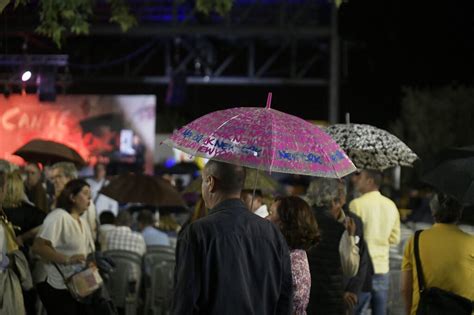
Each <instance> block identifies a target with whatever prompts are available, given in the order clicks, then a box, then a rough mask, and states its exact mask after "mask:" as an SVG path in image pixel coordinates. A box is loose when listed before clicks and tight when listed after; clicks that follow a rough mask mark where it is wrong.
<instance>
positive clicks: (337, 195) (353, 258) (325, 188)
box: [306, 178, 360, 315]
mask: <svg viewBox="0 0 474 315" xmlns="http://www.w3.org/2000/svg"><path fill="white" fill-rule="evenodd" d="M306 198H307V200H308V201H309V203H310V205H312V207H313V213H314V215H315V217H316V220H317V221H318V226H319V229H320V231H321V234H322V239H321V243H320V244H319V245H318V246H317V247H316V248H312V249H311V250H309V251H308V261H309V267H310V271H311V287H312V289H311V295H310V300H309V305H308V313H317V314H327V315H331V314H344V313H345V300H344V291H345V283H344V279H345V278H350V277H353V276H355V275H356V274H357V271H358V270H359V261H360V257H359V248H358V246H357V244H356V243H357V239H356V238H355V230H356V227H355V223H354V221H353V220H352V219H351V218H346V217H345V215H344V212H343V211H342V207H343V205H344V203H345V194H344V191H343V190H341V182H340V180H338V179H332V178H315V179H314V180H313V181H312V182H311V183H310V185H309V187H308V191H307V196H306ZM354 302H356V301H354ZM354 304H355V303H354Z"/></svg>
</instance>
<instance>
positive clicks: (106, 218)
mask: <svg viewBox="0 0 474 315" xmlns="http://www.w3.org/2000/svg"><path fill="white" fill-rule="evenodd" d="M99 221H100V224H115V215H114V213H113V212H112V211H102V213H101V214H100V216H99Z"/></svg>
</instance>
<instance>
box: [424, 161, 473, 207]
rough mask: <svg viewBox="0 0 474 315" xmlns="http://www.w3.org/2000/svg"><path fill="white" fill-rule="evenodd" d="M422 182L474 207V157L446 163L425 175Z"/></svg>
mask: <svg viewBox="0 0 474 315" xmlns="http://www.w3.org/2000/svg"><path fill="white" fill-rule="evenodd" d="M422 181H424V182H425V183H427V184H430V185H432V186H434V187H435V188H436V189H438V190H439V191H441V192H444V193H447V194H450V195H452V196H454V197H456V199H458V201H460V202H461V203H463V204H464V205H474V157H470V158H464V159H453V160H447V161H444V162H442V163H440V164H439V165H438V166H436V167H435V168H434V169H432V170H431V171H429V172H427V173H426V174H425V175H423V177H422Z"/></svg>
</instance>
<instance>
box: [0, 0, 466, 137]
mask: <svg viewBox="0 0 474 315" xmlns="http://www.w3.org/2000/svg"><path fill="white" fill-rule="evenodd" d="M9 23H11V22H9ZM339 23H340V27H339V31H340V35H341V38H342V43H341V48H342V52H341V54H342V60H343V65H342V77H341V89H340V120H341V121H343V117H344V113H345V112H350V113H351V121H353V122H359V123H369V124H373V125H376V126H379V127H384V128H387V127H388V126H389V124H390V123H391V122H393V121H394V120H396V119H397V118H398V116H399V115H400V103H401V98H402V87H405V86H414V87H418V88H423V87H437V86H443V85H448V84H464V85H468V86H470V85H472V83H473V73H474V71H473V70H474V69H473V68H474V1H443V2H441V1H419V0H412V1H408V0H402V1H399V0H348V1H346V2H345V3H343V4H342V5H341V7H340V8H339ZM9 25H11V24H7V23H4V25H3V27H4V29H8V26H9ZM20 35H21V34H20ZM34 37H36V39H37V40H36V42H35V41H31V42H30V53H35V51H34V49H35V45H36V48H38V47H43V46H45V45H44V44H42V46H41V45H38V44H37V43H39V42H44V41H49V40H46V39H41V37H39V36H38V35H34ZM4 39H5V40H8V41H9V42H8V43H7V42H5V41H4ZM38 39H39V40H38ZM73 40H74V38H69V39H68V41H70V43H72V41H73ZM90 40H91V41H92V40H93V39H92V38H91V39H90ZM121 40H122V41H123V40H126V41H130V39H129V38H125V37H124V38H122V39H121ZM22 41H23V39H22V38H21V37H17V39H14V38H7V37H5V38H4V37H2V47H1V48H2V51H4V50H6V48H5V44H9V46H8V47H9V53H18V51H16V52H15V51H14V50H15V49H14V46H18V47H17V48H18V50H20V49H21V48H20V47H21V42H22ZM15 43H17V44H18V45H15ZM35 43H36V44H35ZM46 46H48V47H54V45H52V44H51V43H50V44H48V45H46ZM67 46H71V47H74V45H69V44H68V43H66V44H65V45H64V47H67ZM43 50H44V49H43ZM49 50H51V49H49ZM79 51H81V50H80V49H79V50H78V49H74V50H72V55H71V58H72V59H74V52H75V53H78V52H79ZM20 52H21V50H20ZM114 52H115V53H116V51H114ZM119 52H120V51H119ZM36 53H38V52H36ZM39 53H60V52H58V51H52V50H51V51H49V52H48V50H45V51H40V52H39ZM66 53H67V52H66ZM120 53H121V54H124V53H127V51H124V52H120ZM110 58H115V57H113V56H111V57H110ZM160 62H161V61H160ZM166 89H167V87H166V86H164V85H160V86H149V85H148V86H143V85H142V86H137V85H135V86H133V85H128V86H118V85H116V84H113V85H96V84H83V83H81V84H76V85H74V86H72V87H71V88H70V89H69V90H68V93H88V94H92V93H97V94H101V93H105V94H156V95H157V100H158V110H159V112H158V114H160V110H161V112H163V111H175V112H177V113H179V114H181V115H183V117H184V119H186V120H190V119H193V118H196V117H197V116H200V115H202V114H205V113H207V112H210V111H213V110H217V109H221V108H228V107H234V106H263V105H264V104H265V100H266V95H267V93H268V92H269V91H271V92H273V93H274V96H273V107H274V108H275V109H279V110H282V111H285V112H288V113H291V114H295V115H298V116H300V117H303V118H306V119H317V120H325V119H326V118H327V104H328V91H327V88H326V87H295V86H277V87H275V86H258V87H256V86H227V87H223V86H188V91H187V94H188V102H187V105H186V107H185V108H177V109H176V108H165V107H164V105H163V103H164V99H165V95H166Z"/></svg>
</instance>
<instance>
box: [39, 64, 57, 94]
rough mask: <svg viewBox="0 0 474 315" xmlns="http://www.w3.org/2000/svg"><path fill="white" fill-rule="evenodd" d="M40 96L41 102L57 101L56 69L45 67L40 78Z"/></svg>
mask: <svg viewBox="0 0 474 315" xmlns="http://www.w3.org/2000/svg"><path fill="white" fill-rule="evenodd" d="M38 95H39V100H40V102H54V101H56V69H54V68H53V67H45V68H43V69H41V71H40V73H39V77H38Z"/></svg>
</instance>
